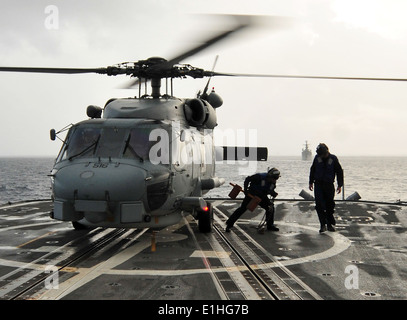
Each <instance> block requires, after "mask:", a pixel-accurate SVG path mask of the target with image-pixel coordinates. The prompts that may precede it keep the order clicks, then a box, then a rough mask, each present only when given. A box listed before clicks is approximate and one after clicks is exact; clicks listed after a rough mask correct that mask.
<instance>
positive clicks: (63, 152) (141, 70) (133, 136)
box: [0, 20, 406, 233]
mask: <svg viewBox="0 0 407 320" xmlns="http://www.w3.org/2000/svg"><path fill="white" fill-rule="evenodd" d="M249 26H250V23H249V22H247V20H245V22H242V23H239V24H238V25H237V26H235V27H234V28H230V29H229V30H227V31H225V32H222V33H220V34H218V35H216V36H214V37H211V38H209V40H206V41H205V42H203V43H202V44H201V45H199V46H197V47H194V48H192V49H190V50H188V51H186V52H183V53H182V54H180V55H178V56H176V57H174V58H172V59H169V60H167V59H164V58H161V57H151V58H148V59H145V60H138V61H136V62H124V63H119V64H117V65H112V66H108V67H102V68H48V67H47V68H45V67H0V71H1V72H34V73H59V74H81V73H96V74H102V75H108V76H117V75H127V76H131V77H133V78H135V79H134V80H133V81H132V82H131V83H129V84H128V85H127V86H126V87H128V88H132V87H134V86H136V85H138V89H139V95H138V97H132V98H112V99H109V100H108V101H107V102H106V104H105V105H104V107H103V108H101V107H98V106H94V105H91V106H88V107H87V110H86V114H87V116H88V119H87V120H83V121H81V122H79V123H76V124H73V125H70V126H68V127H65V128H63V129H61V130H59V131H58V132H57V131H56V130H55V129H51V130H50V138H51V140H56V138H59V137H58V134H60V133H62V132H64V131H67V133H66V137H65V139H64V140H62V139H60V140H62V146H61V149H60V151H59V153H58V155H57V157H56V159H55V164H54V166H53V168H52V170H51V173H50V175H49V176H50V178H51V189H52V201H53V211H51V213H50V217H51V218H53V219H56V220H61V221H71V222H72V224H73V226H74V228H75V229H81V228H87V227H113V228H151V229H152V230H154V229H161V228H164V227H167V226H170V225H174V224H176V223H178V222H179V221H180V220H181V219H182V217H183V213H184V212H188V213H191V214H192V215H193V217H194V218H195V219H196V220H197V221H198V228H199V231H200V232H204V233H206V232H210V231H211V229H212V216H213V208H212V206H211V204H210V203H209V202H207V201H206V200H205V199H204V197H203V196H204V195H205V194H206V193H207V192H208V191H209V190H212V189H214V188H217V187H219V186H221V185H222V184H224V182H225V181H224V179H222V178H220V177H218V176H217V175H216V172H215V164H216V161H217V160H219V159H223V160H239V159H246V160H249V161H265V160H267V148H266V147H216V146H215V145H214V132H213V131H214V129H215V127H216V126H217V124H218V123H217V116H216V110H217V109H218V108H219V107H221V106H222V104H223V100H222V98H221V97H220V95H218V94H217V93H216V92H215V91H214V90H212V91H211V92H210V93H208V88H209V83H210V80H211V78H212V77H214V76H226V77H236V76H237V77H278V78H304V79H307V78H308V79H343V80H395V81H406V79H387V78H355V77H325V76H301V75H267V74H239V73H221V72H215V71H214V68H215V64H216V60H215V64H214V67H213V69H212V70H211V71H207V70H204V69H201V68H196V67H193V66H191V65H189V64H181V61H183V60H184V59H186V58H188V57H190V56H192V55H195V54H197V53H199V52H201V51H202V50H204V49H206V48H208V47H210V46H212V45H214V44H215V43H218V42H219V41H222V40H223V39H225V38H227V37H229V36H230V35H231V34H234V33H236V32H238V31H240V30H243V29H245V28H247V27H249ZM186 77H191V78H193V79H197V78H198V79H199V78H209V79H208V82H207V83H206V86H205V88H204V89H203V91H202V92H199V93H198V94H197V95H196V97H193V98H177V97H175V96H173V79H175V78H186ZM163 79H165V85H166V93H165V94H162V93H161V86H162V80H163ZM168 80H170V83H168V82H169V81H168ZM148 84H150V86H151V93H150V94H148V93H147V85H148ZM143 86H144V88H145V90H144V94H142V87H143ZM169 89H170V92H169Z"/></svg>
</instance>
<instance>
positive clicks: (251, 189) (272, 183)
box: [225, 168, 280, 232]
mask: <svg viewBox="0 0 407 320" xmlns="http://www.w3.org/2000/svg"><path fill="white" fill-rule="evenodd" d="M279 177H280V171H279V170H278V169H276V168H272V169H270V170H269V171H268V172H264V173H256V174H254V175H252V176H248V177H247V178H246V180H245V181H244V194H245V198H244V199H243V201H242V204H241V206H240V207H239V208H237V209H236V210H235V212H233V213H232V215H231V216H230V217H229V219H228V220H227V221H226V229H225V231H226V232H230V229H231V228H232V227H233V225H234V223H235V222H236V221H237V219H239V218H240V216H241V215H242V214H243V213H245V211H246V208H247V205H248V204H249V202H250V201H251V200H252V197H253V196H257V197H259V198H260V199H261V202H260V203H259V205H260V207H262V208H263V209H265V210H266V220H267V230H270V231H278V230H279V229H278V228H277V227H276V226H275V225H274V208H272V207H271V206H273V205H274V204H273V203H272V202H271V201H270V199H269V198H268V196H267V195H269V194H270V195H271V196H272V197H277V195H278V193H277V192H276V191H275V188H276V183H277V180H278V178H279Z"/></svg>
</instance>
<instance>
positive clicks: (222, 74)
mask: <svg viewBox="0 0 407 320" xmlns="http://www.w3.org/2000/svg"><path fill="white" fill-rule="evenodd" d="M205 75H206V76H224V77H252V78H288V79H324V80H365V81H369V80H371V81H407V78H381V77H333V76H332V77H331V76H302V75H283V74H252V73H223V72H211V71H205Z"/></svg>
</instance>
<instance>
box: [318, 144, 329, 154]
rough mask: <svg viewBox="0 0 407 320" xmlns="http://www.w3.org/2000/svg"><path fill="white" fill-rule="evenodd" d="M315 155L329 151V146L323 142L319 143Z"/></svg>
mask: <svg viewBox="0 0 407 320" xmlns="http://www.w3.org/2000/svg"><path fill="white" fill-rule="evenodd" d="M316 152H317V155H319V156H323V155H325V154H327V153H328V152H329V148H328V146H327V145H326V144H325V143H320V144H319V145H318V147H317V150H316Z"/></svg>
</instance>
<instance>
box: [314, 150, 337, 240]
mask: <svg viewBox="0 0 407 320" xmlns="http://www.w3.org/2000/svg"><path fill="white" fill-rule="evenodd" d="M316 152H317V154H316V156H315V158H314V161H313V163H312V166H311V169H310V175H309V189H310V190H311V191H313V190H314V189H315V190H314V194H315V209H316V211H317V213H318V218H319V222H320V224H321V228H320V230H319V232H320V233H322V232H325V231H326V230H327V228H328V231H335V228H334V227H333V226H334V225H335V218H334V216H333V214H334V208H335V201H334V197H335V187H334V181H335V176H336V178H337V182H338V187H337V189H336V192H337V193H340V192H341V190H342V186H343V170H342V167H341V165H340V163H339V160H338V158H337V157H336V156H335V155H333V154H331V153H330V152H329V149H328V146H327V145H326V144H325V143H320V144H319V145H318V147H317V150H316ZM314 185H315V188H314Z"/></svg>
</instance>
